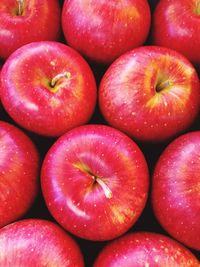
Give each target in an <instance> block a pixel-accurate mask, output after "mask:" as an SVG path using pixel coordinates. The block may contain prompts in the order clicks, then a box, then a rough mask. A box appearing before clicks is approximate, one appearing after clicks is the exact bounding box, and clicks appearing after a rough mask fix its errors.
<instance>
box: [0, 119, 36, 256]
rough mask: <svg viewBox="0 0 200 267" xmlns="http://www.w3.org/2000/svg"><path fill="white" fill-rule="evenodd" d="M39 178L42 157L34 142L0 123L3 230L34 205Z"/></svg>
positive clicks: (9, 126) (0, 203) (0, 184)
mask: <svg viewBox="0 0 200 267" xmlns="http://www.w3.org/2000/svg"><path fill="white" fill-rule="evenodd" d="M38 176H39V155H38V152H37V150H36V147H35V145H34V144H33V142H32V141H31V139H30V138H29V137H28V136H26V135H25V134H24V133H23V132H22V131H21V130H19V129H18V128H16V127H15V126H13V125H11V124H9V123H6V122H3V121H0V227H2V226H4V225H6V224H8V223H10V222H12V221H14V220H16V219H18V218H20V217H21V216H22V215H24V213H25V212H26V211H27V210H28V209H29V208H30V206H31V205H32V204H33V201H34V199H35V197H36V194H37V191H38V187H39V181H38V178H39V177H38ZM0 250H1V249H0ZM0 254H1V253H0Z"/></svg>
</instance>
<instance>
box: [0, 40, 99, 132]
mask: <svg viewBox="0 0 200 267" xmlns="http://www.w3.org/2000/svg"><path fill="white" fill-rule="evenodd" d="M0 78H1V81H0V94H1V101H2V104H3V106H4V108H5V110H6V111H7V112H8V114H9V115H10V116H11V117H12V118H13V119H14V120H15V121H16V122H17V123H18V124H19V125H21V126H22V127H24V128H26V129H27V130H30V131H33V132H35V133H38V134H41V135H45V136H59V135H62V134H63V133H65V132H66V131H67V130H69V129H71V128H73V127H75V126H78V125H81V124H84V123H86V122H87V121H88V120H89V119H90V117H91V116H92V114H93V111H94V108H95V105H96V94H97V92H96V82H95V79H94V75H93V73H92V71H91V69H90V67H89V65H88V64H87V62H86V61H85V60H84V59H83V58H82V57H81V56H80V55H79V54H78V53H77V52H76V51H75V50H73V49H72V48H70V47H68V46H66V45H64V44H61V43H58V42H49V41H43V42H33V43H30V44H27V45H24V46H23V47H21V48H19V49H18V50H17V51H15V52H14V53H13V54H12V55H11V56H10V57H9V58H8V59H7V61H6V62H5V64H4V65H3V68H2V70H1V75H0Z"/></svg>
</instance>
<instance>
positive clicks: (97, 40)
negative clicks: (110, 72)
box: [61, 0, 151, 64]
mask: <svg viewBox="0 0 200 267" xmlns="http://www.w3.org/2000/svg"><path fill="white" fill-rule="evenodd" d="M61 21H62V29H63V32H64V36H65V39H66V41H67V43H68V44H69V45H70V46H72V47H73V48H75V49H76V50H77V51H79V52H80V53H81V54H82V55H84V56H85V57H86V58H88V59H90V60H92V61H95V62H98V63H102V64H110V63H111V62H112V61H113V60H114V59H116V58H118V57H119V56H120V55H122V54H123V53H125V52H126V51H128V50H130V49H133V48H135V47H138V46H140V45H142V44H143V43H144V42H145V40H146V38H147V36H148V33H149V29H150V24H151V12H150V7H149V4H148V2H147V1H146V0H124V1H115V0H111V1H104V0H99V1H96V0H71V1H67V0H66V1H64V5H63V9H62V17H61Z"/></svg>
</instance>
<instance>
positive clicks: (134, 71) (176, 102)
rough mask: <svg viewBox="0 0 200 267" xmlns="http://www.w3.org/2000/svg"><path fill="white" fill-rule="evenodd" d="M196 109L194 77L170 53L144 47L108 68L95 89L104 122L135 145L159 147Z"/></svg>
mask: <svg viewBox="0 0 200 267" xmlns="http://www.w3.org/2000/svg"><path fill="white" fill-rule="evenodd" d="M199 104H200V84H199V79H198V75H197V73H196V71H195V69H194V67H193V66H192V65H191V64H190V62H189V61H188V60H187V59H186V58H185V57H184V56H182V55H181V54H179V53H178V52H176V51H173V50H171V49H168V48H164V47H158V46H144V47H140V48H136V49H134V50H132V51H129V52H127V53H126V54H124V55H122V56H121V57H120V58H118V59H117V60H116V61H115V62H113V63H112V64H111V66H110V67H109V69H108V70H107V71H106V73H105V75H104V77H103V79H102V81H101V83H100V88H99V105H100V109H101V111H102V114H103V115H104V117H105V119H106V120H107V122H108V123H109V124H110V125H112V126H113V127H115V128H118V129H119V130H121V131H123V132H125V133H127V134H128V135H130V136H132V137H133V138H136V139H138V140H142V141H146V142H160V141H164V140H167V139H169V138H171V137H174V136H175V135H177V134H178V133H180V132H182V131H183V130H185V129H186V128H188V127H189V126H190V125H191V124H192V123H193V121H194V119H195V118H196V116H197V114H198V111H199Z"/></svg>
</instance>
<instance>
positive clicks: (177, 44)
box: [151, 0, 200, 67]
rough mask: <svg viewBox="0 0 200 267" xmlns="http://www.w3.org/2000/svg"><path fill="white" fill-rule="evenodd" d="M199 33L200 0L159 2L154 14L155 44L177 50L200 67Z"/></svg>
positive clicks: (153, 41)
mask: <svg viewBox="0 0 200 267" xmlns="http://www.w3.org/2000/svg"><path fill="white" fill-rule="evenodd" d="M199 32H200V1H199V0H173V1H170V0H161V1H159V3H158V4H157V6H156V9H155V11H154V13H153V23H152V29H151V33H152V34H151V38H152V43H153V44H156V45H160V46H165V47H169V48H172V49H175V50H177V51H179V52H180V53H182V54H183V55H185V56H186V57H187V58H188V59H189V60H190V61H191V62H192V63H194V64H195V65H196V66H199V67H200V53H199V47H200V35H199Z"/></svg>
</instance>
